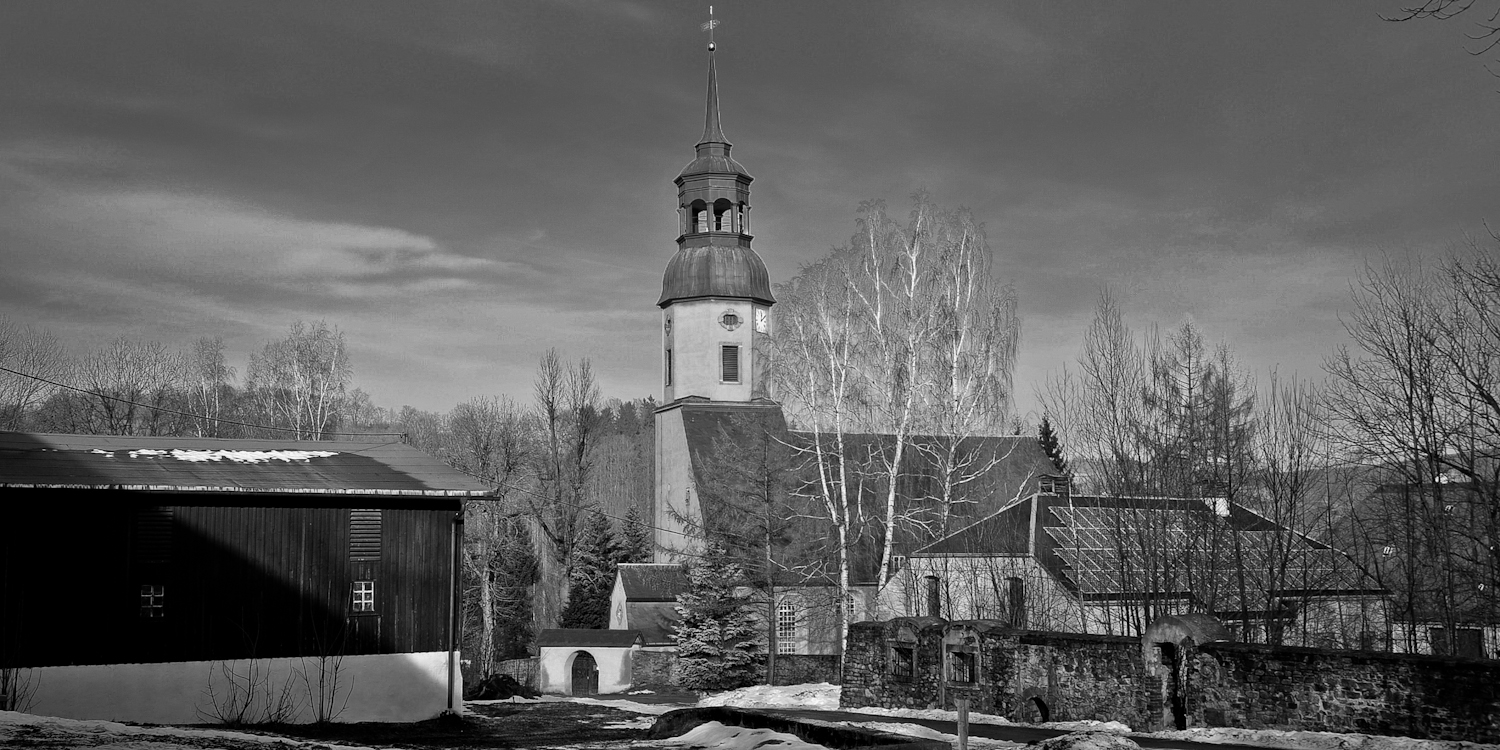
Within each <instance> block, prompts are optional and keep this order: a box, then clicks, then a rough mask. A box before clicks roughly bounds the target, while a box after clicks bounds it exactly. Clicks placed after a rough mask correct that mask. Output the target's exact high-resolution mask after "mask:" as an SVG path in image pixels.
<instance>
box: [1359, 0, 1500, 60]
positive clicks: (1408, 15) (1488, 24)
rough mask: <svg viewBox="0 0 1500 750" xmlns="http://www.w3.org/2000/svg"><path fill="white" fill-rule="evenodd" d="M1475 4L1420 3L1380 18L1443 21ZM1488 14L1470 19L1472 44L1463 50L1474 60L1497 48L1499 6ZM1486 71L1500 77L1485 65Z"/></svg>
mask: <svg viewBox="0 0 1500 750" xmlns="http://www.w3.org/2000/svg"><path fill="white" fill-rule="evenodd" d="M1475 4H1476V3H1475V0H1421V2H1419V3H1416V4H1415V5H1403V6H1401V8H1400V9H1399V10H1397V11H1396V12H1395V13H1392V14H1390V15H1385V14H1383V13H1382V14H1381V16H1380V17H1381V18H1383V19H1385V20H1387V21H1396V22H1402V21H1415V20H1424V19H1425V20H1435V21H1446V20H1449V19H1452V18H1456V17H1457V16H1459V15H1461V14H1464V13H1467V12H1469V11H1471V10H1473V9H1474V6H1475ZM1488 10H1489V15H1487V16H1486V15H1484V12H1483V11H1480V12H1478V13H1476V14H1475V15H1474V16H1471V17H1473V18H1476V19H1477V20H1475V21H1474V27H1475V30H1474V31H1473V32H1471V33H1469V34H1466V35H1465V36H1467V37H1468V38H1469V40H1470V41H1472V42H1474V44H1472V45H1469V46H1467V47H1465V49H1466V50H1467V51H1468V53H1469V54H1471V55H1474V56H1475V57H1482V56H1484V55H1486V54H1489V53H1490V52H1494V51H1495V50H1496V48H1500V3H1497V4H1495V5H1494V6H1492V7H1490V8H1489V9H1488ZM1486 68H1487V69H1488V70H1489V71H1490V75H1493V76H1496V77H1500V70H1496V69H1495V68H1491V67H1489V66H1488V65H1487V66H1486Z"/></svg>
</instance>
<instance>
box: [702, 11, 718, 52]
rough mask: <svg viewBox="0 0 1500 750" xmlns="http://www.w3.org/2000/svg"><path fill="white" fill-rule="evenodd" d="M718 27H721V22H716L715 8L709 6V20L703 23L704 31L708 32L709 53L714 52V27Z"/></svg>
mask: <svg viewBox="0 0 1500 750" xmlns="http://www.w3.org/2000/svg"><path fill="white" fill-rule="evenodd" d="M718 25H719V22H718V21H715V20H714V6H712V5H710V6H708V20H707V21H704V22H703V26H702V29H703V30H704V31H707V32H708V51H709V52H713V51H714V27H715V26H718Z"/></svg>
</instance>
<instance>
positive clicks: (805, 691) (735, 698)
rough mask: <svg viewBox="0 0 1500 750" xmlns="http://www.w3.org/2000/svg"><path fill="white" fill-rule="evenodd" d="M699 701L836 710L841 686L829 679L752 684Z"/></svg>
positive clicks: (716, 703) (734, 704) (710, 704)
mask: <svg viewBox="0 0 1500 750" xmlns="http://www.w3.org/2000/svg"><path fill="white" fill-rule="evenodd" d="M698 705H700V706H735V707H737V708H805V709H808V710H811V711H837V710H839V686H838V685H830V684H828V683H826V682H816V683H811V684H807V685H752V686H750V687H746V688H740V689H738V690H730V691H728V692H724V693H715V694H713V695H709V696H706V697H704V698H703V699H702V700H700V701H698Z"/></svg>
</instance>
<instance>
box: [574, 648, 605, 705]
mask: <svg viewBox="0 0 1500 750" xmlns="http://www.w3.org/2000/svg"><path fill="white" fill-rule="evenodd" d="M598 692H599V663H598V662H596V661H594V657H593V655H591V654H590V653H589V652H587V651H579V652H578V653H577V654H576V655H575V656H574V657H573V694H574V695H595V694H597V693H598Z"/></svg>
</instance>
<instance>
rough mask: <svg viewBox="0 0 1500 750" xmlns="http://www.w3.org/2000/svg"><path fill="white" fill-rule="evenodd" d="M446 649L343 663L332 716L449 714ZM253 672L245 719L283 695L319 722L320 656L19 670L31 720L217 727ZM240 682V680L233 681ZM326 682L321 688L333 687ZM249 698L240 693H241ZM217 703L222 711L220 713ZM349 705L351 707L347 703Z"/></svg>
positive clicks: (459, 697)
mask: <svg viewBox="0 0 1500 750" xmlns="http://www.w3.org/2000/svg"><path fill="white" fill-rule="evenodd" d="M448 665H449V659H448V652H446V651H430V652H425V653H416V654H371V655H361V656H345V657H343V659H342V660H341V661H340V662H339V664H338V667H337V670H338V671H337V676H338V682H339V685H340V687H339V688H338V690H337V694H336V700H335V702H334V705H335V707H338V706H343V709H342V710H341V711H340V712H339V713H338V714H337V715H336V716H335V717H334V720H335V721H340V722H359V721H386V722H410V721H422V720H424V719H431V718H433V717H435V716H437V715H439V714H441V713H442V712H443V711H444V710H446V709H447V708H448V705H449V696H448V677H449V675H448ZM453 671H454V674H453V695H452V698H453V702H452V705H453V706H454V708H456V709H461V708H462V706H463V678H462V677H461V676H460V675H459V674H458V669H457V659H455V660H454V670H453ZM252 673H253V674H254V675H255V681H256V682H257V684H258V685H259V687H258V688H256V689H255V690H254V691H253V693H254V696H255V697H254V700H256V701H258V703H254V704H252V705H251V708H250V711H249V712H248V714H247V715H248V716H250V717H251V718H254V717H256V716H259V715H261V714H262V711H261V710H260V708H261V707H262V706H263V705H264V704H265V701H266V700H267V698H268V696H270V697H271V699H272V700H276V701H277V702H280V700H279V697H280V696H281V695H282V694H283V691H284V692H285V695H286V696H287V699H288V700H290V701H291V706H292V708H293V710H294V711H295V715H294V716H293V717H292V718H291V720H292V721H294V722H310V721H313V720H315V718H316V717H315V716H314V715H313V711H312V710H311V707H310V705H309V693H308V687H307V685H308V682H312V683H313V684H314V686H316V684H317V681H318V677H319V675H320V674H327V675H330V676H331V673H329V672H328V671H327V670H326V669H320V663H319V660H318V659H317V658H313V657H309V658H306V659H302V658H277V659H255V660H247V659H239V660H234V661H190V662H166V663H158V664H106V665H88V666H70V667H40V668H35V669H25V670H22V676H23V678H24V679H29V680H31V685H32V687H33V688H34V689H35V691H34V692H33V693H32V696H31V705H30V708H29V709H28V711H29V713H34V714H40V715H43V716H61V717H64V718H70V719H104V720H109V721H133V722H140V723H147V724H215V723H220V721H221V716H220V715H222V714H223V713H224V712H225V711H226V710H227V707H228V706H229V705H230V704H229V699H230V696H233V695H235V690H234V685H235V684H239V685H241V686H243V685H245V684H247V681H248V680H247V678H248V677H249V676H250V675H251V674H252ZM232 675H235V676H238V677H235V676H232ZM329 682H330V680H326V679H325V682H324V684H328V683H329ZM245 693H246V691H244V690H243V688H242V689H241V690H240V691H239V693H238V694H239V695H241V696H243V695H244V694H245ZM215 698H217V703H218V704H219V706H220V708H218V709H216V708H215V707H214V704H215V702H216V701H215ZM346 701H347V702H346Z"/></svg>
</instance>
